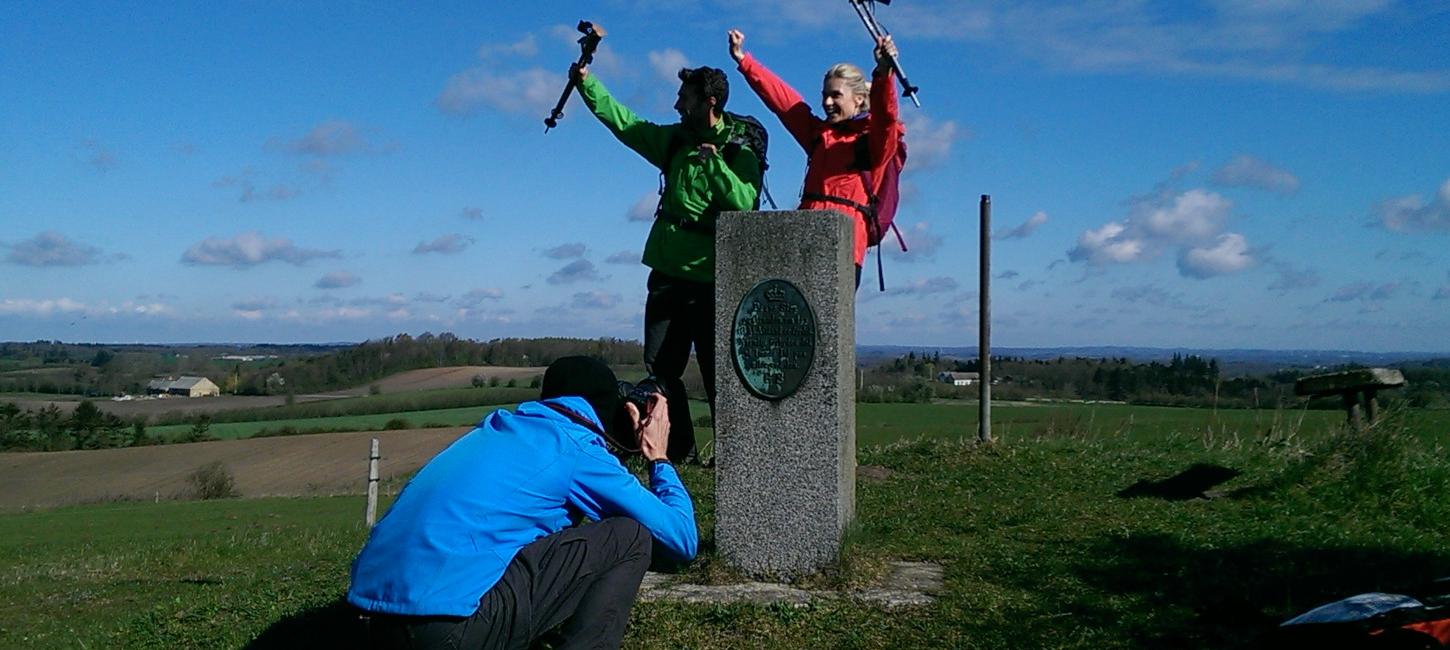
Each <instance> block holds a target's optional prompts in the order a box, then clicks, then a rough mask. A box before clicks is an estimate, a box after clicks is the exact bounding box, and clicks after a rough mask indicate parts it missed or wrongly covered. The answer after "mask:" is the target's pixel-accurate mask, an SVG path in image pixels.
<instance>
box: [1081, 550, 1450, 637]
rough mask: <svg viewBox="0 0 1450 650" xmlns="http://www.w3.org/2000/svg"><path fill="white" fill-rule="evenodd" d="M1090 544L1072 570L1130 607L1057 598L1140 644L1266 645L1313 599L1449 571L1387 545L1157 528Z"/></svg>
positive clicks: (1448, 566)
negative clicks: (1187, 537) (1234, 540)
mask: <svg viewBox="0 0 1450 650" xmlns="http://www.w3.org/2000/svg"><path fill="white" fill-rule="evenodd" d="M1095 546H1096V548H1094V549H1092V550H1091V552H1090V553H1088V555H1087V557H1090V558H1094V560H1091V561H1089V562H1087V563H1084V564H1083V565H1081V566H1079V567H1076V572H1077V573H1078V575H1079V576H1080V578H1081V579H1082V580H1083V581H1084V582H1085V583H1086V584H1087V586H1089V587H1090V588H1092V589H1093V590H1095V591H1097V592H1099V593H1100V595H1101V596H1102V598H1100V599H1099V602H1102V601H1114V600H1116V601H1120V602H1121V598H1122V597H1127V599H1128V601H1127V602H1128V604H1127V605H1125V607H1126V608H1127V609H1126V610H1125V609H1123V608H1118V609H1110V608H1108V607H1103V606H1096V605H1093V604H1082V603H1065V604H1063V605H1064V606H1065V609H1067V610H1070V611H1073V613H1074V615H1075V616H1077V617H1080V621H1079V623H1080V624H1081V625H1084V626H1100V627H1103V628H1107V629H1118V630H1121V631H1122V632H1123V633H1124V634H1125V635H1126V636H1127V638H1126V639H1124V640H1125V641H1130V642H1131V644H1132V645H1134V646H1139V647H1154V648H1234V647H1265V646H1264V644H1265V643H1267V641H1268V639H1267V638H1266V635H1267V634H1268V633H1270V632H1272V631H1273V630H1274V628H1275V627H1277V626H1278V624H1279V623H1281V622H1282V621H1284V620H1286V619H1288V618H1291V617H1293V616H1295V615H1297V614H1300V613H1303V612H1304V611H1306V610H1308V609H1311V608H1313V607H1316V606H1318V605H1322V604H1324V603H1327V602H1330V601H1334V600H1338V599H1341V598H1344V597H1347V596H1351V595H1355V594H1360V593H1365V592H1371V591H1383V592H1388V593H1400V594H1409V595H1417V594H1420V593H1423V592H1424V591H1425V589H1426V588H1427V587H1428V586H1429V585H1428V583H1429V582H1430V581H1432V580H1434V579H1436V578H1439V577H1443V576H1446V575H1450V553H1423V552H1421V553H1413V552H1412V553H1406V552H1403V551H1399V550H1395V549H1391V548H1387V547H1341V548H1312V547H1301V546H1295V545H1291V544H1286V543H1284V542H1281V541H1277V540H1262V541H1256V542H1251V543H1247V544H1242V545H1238V546H1227V547H1218V548H1203V547H1197V546H1189V545H1185V544H1184V543H1182V542H1181V541H1180V540H1177V539H1175V538H1173V537H1170V536H1167V535H1162V534H1155V535H1144V536H1134V537H1130V538H1126V539H1124V538H1115V539H1108V540H1103V541H1101V542H1099V543H1097V544H1096V545H1095ZM1441 589H1442V590H1443V587H1442V588H1441ZM1132 608H1137V611H1132Z"/></svg>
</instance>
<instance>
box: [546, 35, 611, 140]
mask: <svg viewBox="0 0 1450 650" xmlns="http://www.w3.org/2000/svg"><path fill="white" fill-rule="evenodd" d="M576 29H578V30H579V32H580V33H581V34H584V35H583V36H581V37H580V38H579V61H578V62H577V63H575V64H574V65H575V66H578V67H581V68H582V67H584V66H586V65H589V64H590V63H593V62H594V50H595V48H598V47H599V41H601V40H604V35H605V33H606V32H605V31H604V28H603V27H600V26H598V25H595V24H594V23H591V22H589V21H587V20H581V21H579V26H578V27H577V28H576ZM570 72H571V74H570V75H569V82H568V83H566V84H564V92H563V93H561V94H560V95H559V103H558V104H555V105H554V110H553V111H550V112H549V116H548V117H546V118H544V133H548V132H549V129H552V128H554V127H556V126H559V120H562V119H564V103H565V102H568V101H569V93H572V92H574V86H576V85H577V84H575V83H574V75H573V74H572V72H573V70H572V69H571V70H570Z"/></svg>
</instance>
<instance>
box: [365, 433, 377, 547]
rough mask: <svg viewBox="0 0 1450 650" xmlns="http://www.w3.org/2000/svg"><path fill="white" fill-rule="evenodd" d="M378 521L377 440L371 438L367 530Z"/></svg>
mask: <svg viewBox="0 0 1450 650" xmlns="http://www.w3.org/2000/svg"><path fill="white" fill-rule="evenodd" d="M377 520H378V439H377V438H373V447H372V451H371V452H369V453H368V515H367V522H368V528H372V527H373V524H374V523H375V522H377Z"/></svg>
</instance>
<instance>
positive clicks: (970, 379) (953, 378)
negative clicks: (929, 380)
mask: <svg viewBox="0 0 1450 650" xmlns="http://www.w3.org/2000/svg"><path fill="white" fill-rule="evenodd" d="M936 380H937V381H939V382H941V383H943V384H951V385H953V386H976V385H977V382H980V381H982V376H981V375H980V374H977V373H975V372H939V373H936Z"/></svg>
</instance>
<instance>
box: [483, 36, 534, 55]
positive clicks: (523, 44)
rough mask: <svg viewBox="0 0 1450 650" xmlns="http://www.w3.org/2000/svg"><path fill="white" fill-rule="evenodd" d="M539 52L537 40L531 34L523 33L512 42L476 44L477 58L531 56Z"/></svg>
mask: <svg viewBox="0 0 1450 650" xmlns="http://www.w3.org/2000/svg"><path fill="white" fill-rule="evenodd" d="M538 53H539V41H538V38H536V37H535V36H534V35H533V34H524V35H523V37H521V38H519V40H517V41H514V42H512V43H484V44H483V45H480V46H478V58H480V59H492V58H495V57H531V56H534V55H535V54H538Z"/></svg>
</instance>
